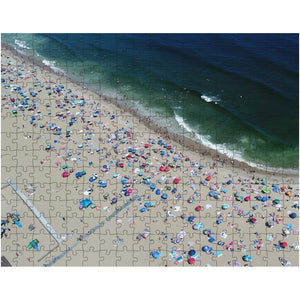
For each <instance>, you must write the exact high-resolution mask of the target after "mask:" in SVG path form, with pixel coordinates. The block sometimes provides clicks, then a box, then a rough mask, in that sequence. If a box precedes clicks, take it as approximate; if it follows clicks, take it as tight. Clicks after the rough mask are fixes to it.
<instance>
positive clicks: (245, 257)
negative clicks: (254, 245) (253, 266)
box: [242, 254, 252, 261]
mask: <svg viewBox="0 0 300 300" xmlns="http://www.w3.org/2000/svg"><path fill="white" fill-rule="evenodd" d="M242 259H243V261H252V257H251V256H250V255H248V254H247V255H244V256H243V257H242Z"/></svg>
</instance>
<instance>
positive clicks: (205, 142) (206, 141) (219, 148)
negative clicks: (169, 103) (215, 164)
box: [174, 112, 299, 175]
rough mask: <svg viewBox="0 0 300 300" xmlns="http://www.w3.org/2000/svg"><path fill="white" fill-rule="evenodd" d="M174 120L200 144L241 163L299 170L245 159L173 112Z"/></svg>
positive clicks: (276, 170)
mask: <svg viewBox="0 0 300 300" xmlns="http://www.w3.org/2000/svg"><path fill="white" fill-rule="evenodd" d="M174 115H175V120H176V121H177V123H178V124H179V126H180V127H182V128H183V129H184V130H185V131H186V132H187V133H189V134H191V135H192V136H193V137H194V139H195V140H196V141H199V142H200V143H201V144H202V145H204V146H206V147H208V148H211V149H213V150H216V151H218V152H219V153H221V154H224V155H226V156H227V157H229V158H230V159H234V160H237V161H240V162H243V163H246V164H247V165H249V166H250V167H253V168H257V169H260V170H264V171H269V172H275V173H285V174H295V175H296V174H298V173H299V170H296V169H286V168H275V167H268V166H266V165H263V164H258V163H254V162H251V161H248V160H246V159H245V158H244V157H243V156H242V152H240V151H237V150H230V149H228V147H226V145H225V144H214V143H212V142H211V141H209V136H203V135H200V134H199V133H197V132H195V131H194V130H193V129H192V128H191V127H190V126H189V125H188V124H187V123H185V122H184V120H183V118H182V117H180V116H179V115H177V114H176V113H175V112H174Z"/></svg>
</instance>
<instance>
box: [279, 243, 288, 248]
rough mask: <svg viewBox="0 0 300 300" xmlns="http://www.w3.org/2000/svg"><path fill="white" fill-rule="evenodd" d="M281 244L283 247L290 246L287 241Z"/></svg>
mask: <svg viewBox="0 0 300 300" xmlns="http://www.w3.org/2000/svg"><path fill="white" fill-rule="evenodd" d="M280 246H281V247H282V248H286V247H287V246H288V244H287V242H280Z"/></svg>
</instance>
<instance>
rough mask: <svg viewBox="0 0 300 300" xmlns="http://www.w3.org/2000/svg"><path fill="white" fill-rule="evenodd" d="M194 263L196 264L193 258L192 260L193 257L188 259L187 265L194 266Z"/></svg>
mask: <svg viewBox="0 0 300 300" xmlns="http://www.w3.org/2000/svg"><path fill="white" fill-rule="evenodd" d="M195 262H196V260H195V258H193V257H191V258H189V259H188V263H189V264H190V265H193V264H195Z"/></svg>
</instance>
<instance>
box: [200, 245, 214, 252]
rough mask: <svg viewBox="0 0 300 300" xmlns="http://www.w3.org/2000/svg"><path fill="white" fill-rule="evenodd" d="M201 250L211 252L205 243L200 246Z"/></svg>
mask: <svg viewBox="0 0 300 300" xmlns="http://www.w3.org/2000/svg"><path fill="white" fill-rule="evenodd" d="M202 251H204V252H211V251H212V248H211V247H209V246H207V245H205V246H203V247H202Z"/></svg>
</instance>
